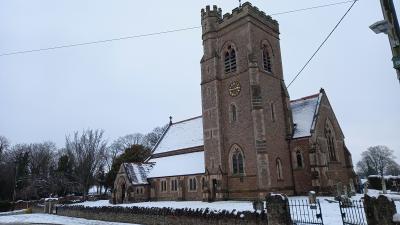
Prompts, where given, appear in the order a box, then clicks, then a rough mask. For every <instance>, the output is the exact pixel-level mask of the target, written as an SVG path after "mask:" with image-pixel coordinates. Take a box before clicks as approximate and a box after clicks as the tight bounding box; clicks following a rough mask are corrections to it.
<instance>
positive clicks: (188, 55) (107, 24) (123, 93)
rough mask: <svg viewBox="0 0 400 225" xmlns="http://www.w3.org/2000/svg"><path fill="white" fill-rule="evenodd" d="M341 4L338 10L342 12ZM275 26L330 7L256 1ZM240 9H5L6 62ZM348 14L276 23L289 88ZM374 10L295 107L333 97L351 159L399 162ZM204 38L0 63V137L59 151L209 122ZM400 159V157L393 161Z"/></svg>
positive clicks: (347, 31)
mask: <svg viewBox="0 0 400 225" xmlns="http://www.w3.org/2000/svg"><path fill="white" fill-rule="evenodd" d="M338 1H340V0H338ZM251 2H252V3H253V4H254V5H256V6H258V7H259V8H260V9H261V10H263V11H265V12H266V13H267V14H273V13H279V12H282V11H288V10H292V9H298V8H305V7H310V6H316V5H322V4H327V3H333V2H335V1H333V0H332V1H326V0H303V1H293V0H279V1H278V0H258V1H256V0H254V1H251ZM207 4H210V5H212V4H217V5H218V6H219V7H221V8H222V10H223V13H225V12H230V11H231V10H232V9H233V8H234V7H236V6H237V5H238V3H237V1H234V0H232V1H227V0H223V1H222V0H219V1H211V0H209V1H181V0H169V1H160V0H158V1H155V0H146V1H133V0H119V1H106V0H91V1H89V0H87V1H82V0H64V1H62V0H59V1H54V0H37V1H22V0H0V34H1V35H0V54H2V53H7V52H13V51H19V50H29V49H37V48H46V47H52V46H57V45H65V44H74V43H80V42H89V41H96V40H102V39H110V38H118V37H124V36H130V35H137V34H146V33H153V32H158V31H166V30H172V29H179V28H185V27H193V26H199V25H200V10H201V8H202V7H205V5H207ZM349 6H350V4H344V5H337V6H332V7H328V8H322V9H315V10H309V11H304V12H297V13H291V14H284V15H277V16H273V18H274V19H276V20H278V22H279V24H280V32H281V35H280V38H281V48H282V59H283V69H284V76H285V80H286V84H288V82H289V81H290V80H291V79H292V78H293V77H294V76H295V75H296V73H297V72H298V71H299V69H300V68H301V67H302V66H303V64H304V63H305V62H306V61H307V59H308V58H309V57H310V55H311V54H312V53H313V52H314V50H315V49H316V48H317V47H318V45H319V44H320V43H321V42H322V40H323V39H324V38H325V36H326V35H327V34H328V33H329V32H330V30H331V29H332V28H333V26H334V25H335V24H336V22H337V21H338V20H339V19H340V17H341V16H342V15H343V14H344V12H345V11H346V10H347V8H348V7H349ZM382 19H383V17H382V12H381V9H380V5H379V1H378V0H361V1H359V2H358V3H357V4H356V5H355V7H354V8H353V10H352V11H351V12H350V14H349V15H348V17H346V19H345V20H344V21H343V23H342V24H341V25H340V27H339V28H338V29H337V31H336V32H335V33H334V35H333V36H332V38H331V39H330V40H329V41H328V42H327V44H326V45H325V46H324V47H323V49H322V50H321V51H320V52H319V54H318V55H317V56H316V58H315V59H314V60H313V61H312V62H311V63H310V65H309V66H308V67H307V68H306V70H304V72H303V74H302V75H301V76H300V77H299V78H298V80H297V81H296V82H295V83H294V84H293V85H292V86H291V87H290V89H289V93H290V95H291V98H292V99H296V98H299V97H302V96H306V95H310V94H314V93H317V92H318V91H319V89H320V88H321V87H323V88H324V89H325V91H326V92H327V94H328V97H329V99H330V102H331V104H332V106H333V108H334V111H335V113H336V116H337V118H338V120H339V123H340V125H341V127H342V129H343V131H344V134H345V136H346V143H347V146H348V147H349V149H350V151H351V152H352V153H353V158H354V159H355V161H356V160H358V159H359V154H360V152H362V151H363V150H365V149H366V148H367V147H368V146H371V145H387V146H389V147H390V148H391V149H394V150H396V151H397V152H399V151H400V132H399V128H400V116H399V113H400V100H399V98H400V85H399V82H398V80H397V79H396V75H395V71H394V69H392V62H391V52H390V48H389V43H388V39H387V36H385V35H383V34H380V35H376V34H374V33H373V32H372V31H371V30H370V29H369V28H368V26H369V25H371V24H372V23H374V22H376V21H378V20H382ZM201 56H202V41H201V30H200V29H194V30H190V31H184V32H177V33H171V34H165V35H160V36H151V37H143V38H137V39H131V40H123V41H117V42H112V43H105V44H97V45H88V46H80V47H74V48H65V49H60V50H54V51H42V52H36V53H29V54H21V55H13V56H5V57H0V135H4V136H6V137H8V138H9V139H10V140H11V142H12V143H13V144H15V143H22V142H24V143H30V142H42V141H54V142H55V143H56V144H57V145H58V147H63V145H64V139H65V135H66V134H69V133H72V132H73V131H82V130H83V129H85V128H94V129H96V128H100V129H104V130H105V135H106V137H107V138H108V140H109V141H112V140H113V139H115V138H117V137H119V136H122V135H125V134H129V133H134V132H143V133H145V132H148V131H150V130H151V129H152V128H154V127H156V126H159V125H163V124H165V123H167V122H168V120H169V119H168V117H169V116H170V115H172V116H173V118H174V119H173V120H174V121H178V120H183V119H187V118H190V117H194V116H198V115H200V114H201V96H200V58H201ZM397 155H399V154H397Z"/></svg>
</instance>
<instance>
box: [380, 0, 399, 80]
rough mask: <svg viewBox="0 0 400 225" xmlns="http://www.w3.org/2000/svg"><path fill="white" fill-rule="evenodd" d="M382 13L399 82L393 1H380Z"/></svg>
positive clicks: (396, 32) (397, 40) (397, 44)
mask: <svg viewBox="0 0 400 225" xmlns="http://www.w3.org/2000/svg"><path fill="white" fill-rule="evenodd" d="M380 2H381V6H382V13H383V17H384V19H385V21H386V22H387V23H388V25H389V27H388V37H389V42H390V46H391V49H392V55H393V58H392V60H393V67H394V68H395V69H396V73H397V79H398V80H399V82H400V28H399V22H398V19H397V15H396V9H395V7H394V4H393V0H380Z"/></svg>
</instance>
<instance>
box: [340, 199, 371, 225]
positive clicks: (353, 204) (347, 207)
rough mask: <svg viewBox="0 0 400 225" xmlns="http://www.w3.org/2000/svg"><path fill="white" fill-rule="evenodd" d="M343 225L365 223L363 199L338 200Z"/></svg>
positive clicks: (365, 224) (361, 224)
mask: <svg viewBox="0 0 400 225" xmlns="http://www.w3.org/2000/svg"><path fill="white" fill-rule="evenodd" d="M339 207H340V214H341V216H342V221H343V225H367V224H368V223H367V219H366V217H365V211H364V201H363V200H345V201H339Z"/></svg>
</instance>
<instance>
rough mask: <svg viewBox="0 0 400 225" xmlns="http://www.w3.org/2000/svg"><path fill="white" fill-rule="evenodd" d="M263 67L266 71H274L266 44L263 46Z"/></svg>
mask: <svg viewBox="0 0 400 225" xmlns="http://www.w3.org/2000/svg"><path fill="white" fill-rule="evenodd" d="M263 67H264V70H265V71H267V72H272V65H271V55H270V53H269V51H268V48H267V46H265V45H264V46H263Z"/></svg>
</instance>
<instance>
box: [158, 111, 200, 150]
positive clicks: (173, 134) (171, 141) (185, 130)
mask: <svg viewBox="0 0 400 225" xmlns="http://www.w3.org/2000/svg"><path fill="white" fill-rule="evenodd" d="M202 145H204V142H203V119H202V117H201V116H200V117H195V118H193V119H189V120H184V121H181V122H177V123H173V124H172V125H171V126H170V127H169V128H168V130H167V131H166V133H165V134H164V136H163V137H162V139H161V140H160V142H159V143H158V144H157V146H156V147H155V148H154V150H153V154H157V153H163V152H168V151H173V150H178V149H184V148H191V147H197V146H202Z"/></svg>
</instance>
